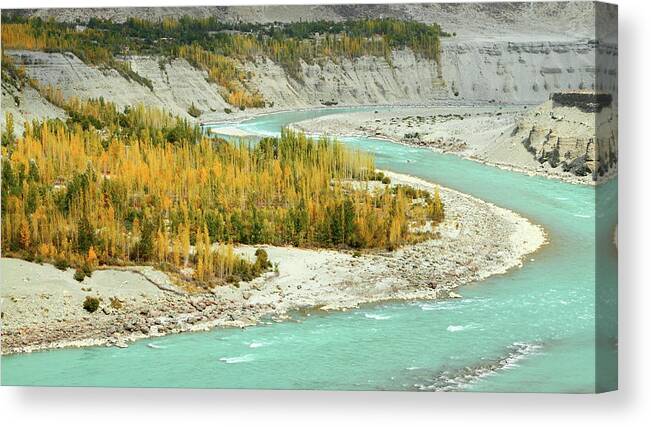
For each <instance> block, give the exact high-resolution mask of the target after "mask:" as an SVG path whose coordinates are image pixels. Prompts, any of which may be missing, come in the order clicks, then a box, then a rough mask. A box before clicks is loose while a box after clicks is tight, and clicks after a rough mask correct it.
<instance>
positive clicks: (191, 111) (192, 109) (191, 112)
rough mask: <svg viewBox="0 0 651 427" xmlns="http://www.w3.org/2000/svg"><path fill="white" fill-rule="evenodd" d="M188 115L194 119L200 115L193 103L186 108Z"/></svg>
mask: <svg viewBox="0 0 651 427" xmlns="http://www.w3.org/2000/svg"><path fill="white" fill-rule="evenodd" d="M188 114H189V115H191V116H192V117H194V118H195V119H196V118H197V117H199V116H200V115H201V110H200V109H198V108H197V107H195V105H194V102H193V103H192V105H190V108H188Z"/></svg>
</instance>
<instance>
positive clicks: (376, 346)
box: [2, 109, 617, 393]
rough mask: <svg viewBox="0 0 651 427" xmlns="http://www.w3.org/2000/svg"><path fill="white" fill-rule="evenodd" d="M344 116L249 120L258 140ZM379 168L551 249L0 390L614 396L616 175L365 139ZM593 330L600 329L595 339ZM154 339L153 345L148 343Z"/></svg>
mask: <svg viewBox="0 0 651 427" xmlns="http://www.w3.org/2000/svg"><path fill="white" fill-rule="evenodd" d="M342 111H344V110H341V109H323V110H313V111H294V112H283V113H276V114H271V115H266V116H260V117H257V118H254V119H251V120H248V121H245V122H242V123H239V124H238V125H237V126H239V127H240V128H241V129H244V130H247V131H250V132H254V133H257V134H260V135H275V134H278V132H279V131H280V129H281V127H282V126H284V125H287V124H289V123H292V122H296V121H299V120H304V119H306V118H310V117H315V116H318V115H324V114H330V113H333V112H342ZM342 140H343V141H344V142H345V143H346V144H349V145H351V146H354V147H358V148H360V149H362V150H366V151H369V152H372V153H374V154H375V156H376V165H377V166H378V167H379V168H383V169H390V170H392V171H396V172H401V173H407V174H410V175H414V176H417V177H420V178H424V179H426V180H430V181H433V182H436V183H440V184H441V185H444V186H447V187H451V188H454V189H457V190H460V191H462V192H465V193H468V194H472V195H474V196H477V197H479V198H481V199H483V200H486V201H490V202H493V203H495V204H497V205H499V206H502V207H505V208H509V209H512V210H514V211H515V212H518V213H520V214H522V215H524V216H526V217H527V218H529V219H530V220H531V221H532V222H534V223H536V224H540V225H542V226H543V227H544V229H545V231H546V233H547V237H548V240H549V243H548V244H546V245H545V246H543V247H542V248H541V249H539V250H538V251H537V252H535V253H534V254H531V255H530V256H529V257H527V259H526V260H525V262H524V265H523V267H522V268H518V269H514V270H512V271H510V272H508V273H507V274H505V275H499V276H494V277H492V278H489V279H487V280H484V281H482V282H478V283H474V284H470V285H467V286H464V287H462V288H460V290H459V293H461V294H462V295H463V298H462V299H458V300H446V301H415V302H400V303H384V304H377V305H371V306H362V307H360V308H359V309H356V310H352V311H346V312H334V313H327V314H323V313H311V315H309V316H308V315H307V314H295V315H294V316H293V320H291V321H286V322H283V323H275V322H266V323H264V324H261V325H260V326H256V327H250V328H246V329H215V330H212V331H209V332H199V333H186V334H179V335H171V336H166V337H161V338H152V339H147V340H141V341H137V342H135V343H133V344H132V345H130V346H129V348H126V349H120V348H115V347H90V348H81V349H62V350H52V351H42V352H34V353H31V354H18V355H10V356H4V357H2V384H3V385H44V386H49V385H52V386H55V385H65V386H114V387H195V388H204V387H205V388H272V389H325V390H463V391H498V392H501V391H510V392H569V393H587V392H594V391H601V390H608V389H612V388H614V387H616V384H617V373H616V357H617V324H616V318H617V312H616V303H617V290H616V283H617V253H616V248H615V246H614V245H613V243H612V236H613V229H614V226H615V224H616V222H617V207H616V204H617V180H616V179H614V180H610V181H609V182H608V183H607V184H604V185H601V186H599V187H597V188H598V189H597V190H595V188H594V187H589V186H582V185H571V184H567V183H563V182H559V181H556V180H550V179H545V178H542V177H532V176H527V175H524V174H521V173H516V172H511V171H506V170H501V169H498V168H495V167H491V166H486V165H483V164H480V163H477V162H472V161H469V160H464V159H461V158H459V157H456V156H453V155H442V154H437V153H434V152H432V151H431V150H428V149H421V148H413V147H408V146H403V145H400V144H395V143H391V142H386V141H382V140H377V139H371V138H343V139H342ZM597 331H598V332H599V333H597ZM152 344H153V345H152Z"/></svg>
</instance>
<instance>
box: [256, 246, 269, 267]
mask: <svg viewBox="0 0 651 427" xmlns="http://www.w3.org/2000/svg"><path fill="white" fill-rule="evenodd" d="M255 266H256V267H257V268H258V269H259V270H261V271H264V270H267V269H269V268H271V261H269V255H268V254H267V251H265V250H264V249H257V250H256V251H255Z"/></svg>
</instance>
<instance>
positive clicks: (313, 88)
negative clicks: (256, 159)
mask: <svg viewBox="0 0 651 427" xmlns="http://www.w3.org/2000/svg"><path fill="white" fill-rule="evenodd" d="M247 68H248V69H249V70H250V71H252V72H253V75H254V77H253V84H254V85H255V87H256V88H257V89H258V90H260V92H262V94H263V95H264V96H265V98H266V99H268V100H269V101H271V102H273V103H274V106H277V107H283V108H294V107H308V106H320V105H334V104H350V105H364V104H367V105H368V104H386V103H420V102H427V101H433V100H436V99H441V98H445V97H446V96H447V95H446V89H445V82H444V81H443V80H442V79H441V78H440V77H439V73H440V68H439V67H438V66H437V64H436V63H435V62H434V61H431V60H426V59H423V58H420V57H418V56H416V55H414V53H413V52H412V51H410V50H406V49H405V50H399V51H395V52H393V55H392V58H391V63H389V62H387V61H386V60H385V59H384V58H377V57H362V58H358V59H355V60H350V59H342V60H341V61H339V62H337V63H335V62H333V61H331V60H327V61H323V62H321V63H315V64H307V63H304V62H303V63H302V64H301V69H302V72H301V75H300V76H299V77H292V76H289V75H288V74H287V73H286V72H285V71H284V70H283V69H282V67H280V66H279V65H277V64H274V63H273V62H272V61H270V60H268V59H260V60H259V61H257V62H255V63H252V64H247Z"/></svg>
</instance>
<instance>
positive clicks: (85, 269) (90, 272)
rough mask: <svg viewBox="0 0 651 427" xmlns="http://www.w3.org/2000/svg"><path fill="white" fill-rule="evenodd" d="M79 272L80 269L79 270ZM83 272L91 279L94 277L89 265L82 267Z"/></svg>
mask: <svg viewBox="0 0 651 427" xmlns="http://www.w3.org/2000/svg"><path fill="white" fill-rule="evenodd" d="M77 270H79V269H77ZM81 272H82V273H84V274H85V275H86V276H88V277H91V276H92V275H93V269H92V267H91V266H90V265H88V264H84V265H82V266H81ZM75 274H76V273H75ZM82 280H83V279H82Z"/></svg>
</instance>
